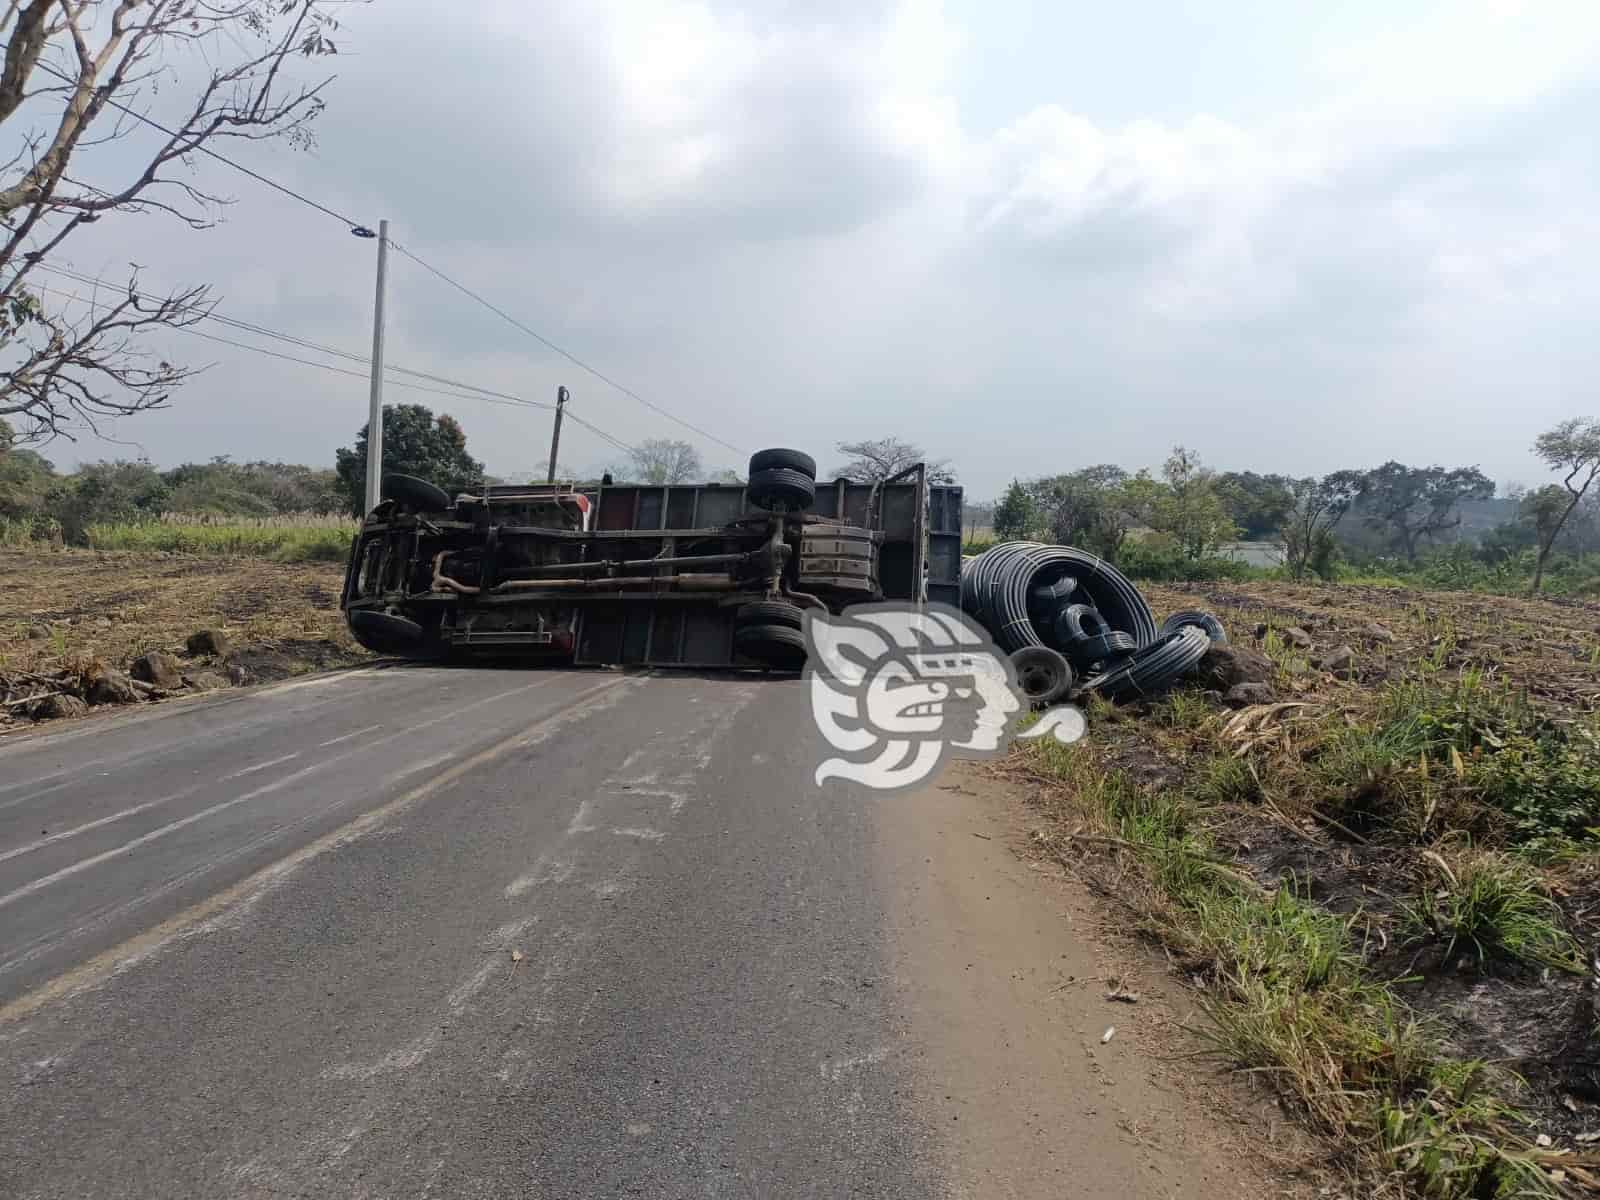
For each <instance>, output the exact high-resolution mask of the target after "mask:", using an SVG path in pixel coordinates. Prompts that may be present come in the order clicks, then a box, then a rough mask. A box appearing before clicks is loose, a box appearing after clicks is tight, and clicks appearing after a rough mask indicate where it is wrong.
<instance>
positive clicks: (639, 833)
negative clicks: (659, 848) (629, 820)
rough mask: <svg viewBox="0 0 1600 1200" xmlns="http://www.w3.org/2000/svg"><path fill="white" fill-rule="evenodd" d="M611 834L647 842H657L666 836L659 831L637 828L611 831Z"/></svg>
mask: <svg viewBox="0 0 1600 1200" xmlns="http://www.w3.org/2000/svg"><path fill="white" fill-rule="evenodd" d="M611 832H612V833H614V834H616V835H617V836H618V837H631V838H641V839H643V840H644V841H647V842H659V841H660V840H661V839H662V838H664V837H666V836H667V835H666V834H664V833H662V832H661V830H659V829H640V828H638V827H630V828H627V829H613V830H612V831H611Z"/></svg>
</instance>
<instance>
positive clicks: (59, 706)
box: [32, 695, 89, 721]
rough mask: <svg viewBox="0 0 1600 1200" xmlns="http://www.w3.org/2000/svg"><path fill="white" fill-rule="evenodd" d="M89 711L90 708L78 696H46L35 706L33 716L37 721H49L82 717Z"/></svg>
mask: <svg viewBox="0 0 1600 1200" xmlns="http://www.w3.org/2000/svg"><path fill="white" fill-rule="evenodd" d="M88 711H89V706H88V705H87V704H85V703H84V702H83V701H82V700H80V699H78V697H76V696H67V695H57V696H46V697H45V698H44V699H43V700H40V701H39V702H38V703H37V704H35V705H34V706H33V710H32V716H33V719H34V720H36V721H49V720H54V719H57V718H60V717H81V716H83V715H84V714H85V713H86V712H88Z"/></svg>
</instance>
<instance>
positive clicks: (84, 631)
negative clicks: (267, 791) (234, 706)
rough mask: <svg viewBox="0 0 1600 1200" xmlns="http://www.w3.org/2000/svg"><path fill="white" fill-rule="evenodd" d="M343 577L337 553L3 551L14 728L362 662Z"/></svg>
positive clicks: (2, 634)
mask: <svg viewBox="0 0 1600 1200" xmlns="http://www.w3.org/2000/svg"><path fill="white" fill-rule="evenodd" d="M342 578H343V568H342V566H341V565H339V564H336V563H295V564H288V563H274V562H268V561H265V560H260V559H249V558H217V559H209V558H194V557H191V556H188V555H176V554H170V555H169V554H153V555H152V554H141V553H107V552H96V551H89V550H82V551H79V550H60V551H44V552H39V551H0V732H4V731H9V730H17V729H23V728H29V727H32V726H34V725H36V724H38V723H39V722H41V721H46V720H54V719H59V718H62V717H76V716H82V715H84V714H86V713H88V712H90V711H93V710H94V709H97V708H107V707H112V706H117V705H128V704H144V703H152V702H159V701H161V700H163V699H166V698H168V697H171V696H176V695H180V694H188V693H192V692H196V691H209V690H212V689H215V688H219V687H234V686H245V685H248V684H252V683H264V682H270V681H272V680H276V679H284V678H287V677H288V676H291V675H297V674H302V673H304V672H306V671H314V670H325V669H328V668H331V667H339V666H344V665H347V664H349V663H353V662H358V661H360V660H362V659H363V658H366V657H367V654H366V651H364V650H362V649H361V648H360V647H359V646H357V645H356V644H355V643H354V642H353V641H352V640H351V639H350V635H349V633H348V632H347V630H346V629H345V624H344V620H343V618H342V617H341V615H340V613H339V590H340V586H341V582H342ZM200 635H204V636H200ZM211 635H216V636H211Z"/></svg>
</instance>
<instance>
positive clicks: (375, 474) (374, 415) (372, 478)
mask: <svg viewBox="0 0 1600 1200" xmlns="http://www.w3.org/2000/svg"><path fill="white" fill-rule="evenodd" d="M350 232H351V234H352V235H353V236H355V237H358V238H374V237H375V238H377V239H378V286H377V292H376V295H375V296H374V298H373V301H372V394H371V408H370V411H369V412H368V414H367V507H366V511H367V512H371V511H372V510H373V509H375V508H377V507H378V492H379V487H380V481H381V480H382V479H383V291H384V280H385V277H386V276H387V275H388V271H389V222H388V221H379V222H378V232H377V233H373V232H372V230H370V229H368V228H367V227H366V226H365V225H356V226H354V227H352V228H351V230H350Z"/></svg>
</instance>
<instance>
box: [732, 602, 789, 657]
mask: <svg viewBox="0 0 1600 1200" xmlns="http://www.w3.org/2000/svg"><path fill="white" fill-rule="evenodd" d="M804 619H805V615H804V613H803V612H802V610H801V609H800V607H799V605H795V604H790V603H789V602H788V601H787V600H756V601H753V602H752V603H750V604H744V605H741V606H740V607H739V611H738V612H737V613H735V614H734V618H733V646H734V649H735V650H736V651H738V652H739V653H740V654H742V655H744V657H746V658H749V659H753V660H755V661H756V662H758V663H760V664H761V665H762V666H764V667H770V668H771V669H772V670H774V671H798V670H800V669H801V668H802V667H804V666H805V665H806V638H805V634H803V633H801V632H800V626H801V623H802V621H804Z"/></svg>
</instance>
